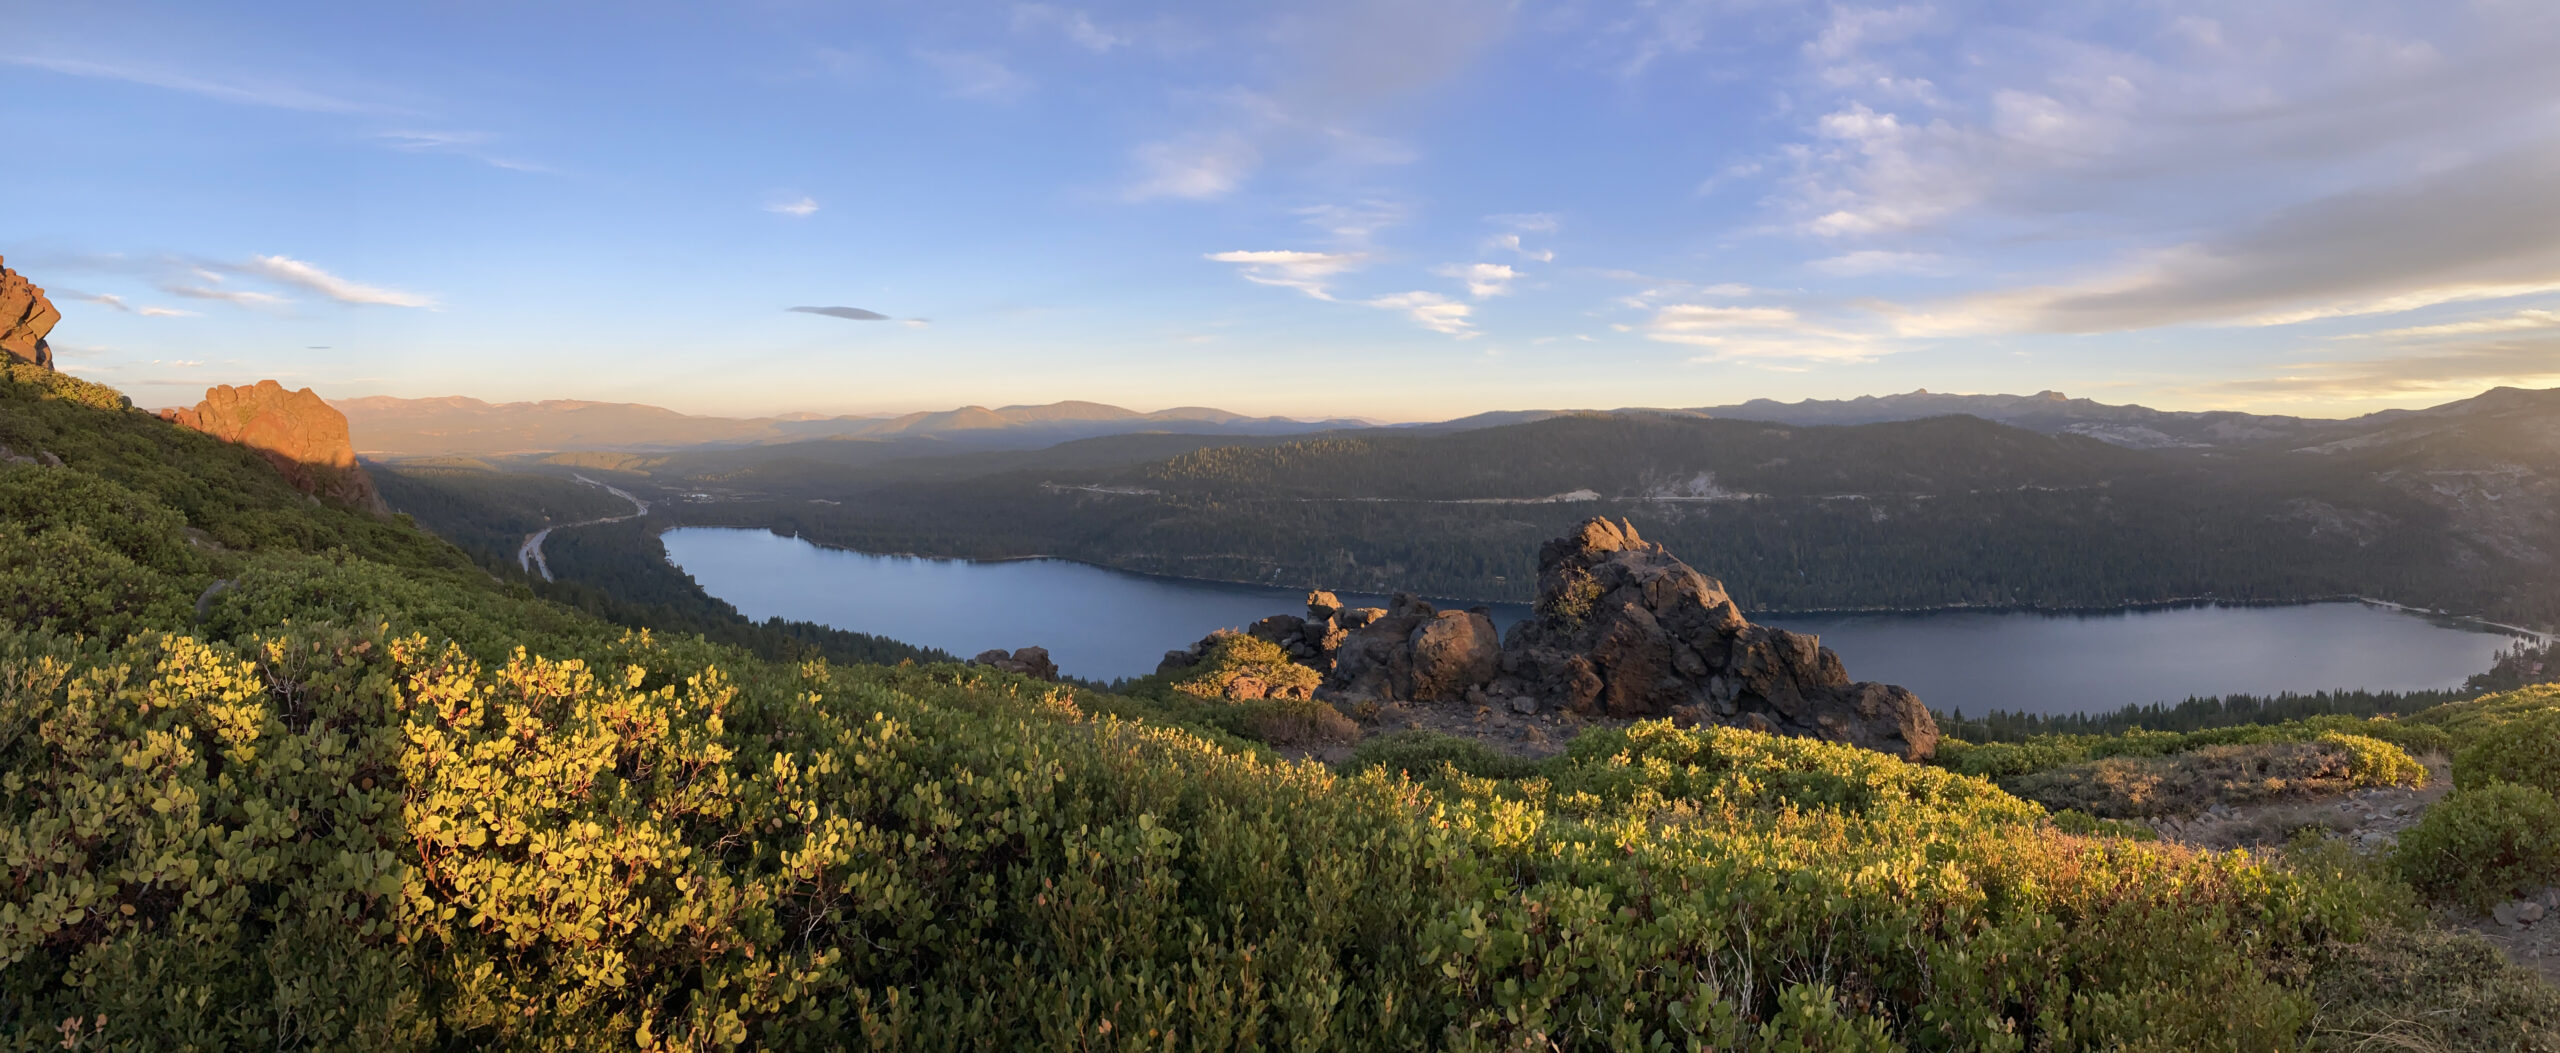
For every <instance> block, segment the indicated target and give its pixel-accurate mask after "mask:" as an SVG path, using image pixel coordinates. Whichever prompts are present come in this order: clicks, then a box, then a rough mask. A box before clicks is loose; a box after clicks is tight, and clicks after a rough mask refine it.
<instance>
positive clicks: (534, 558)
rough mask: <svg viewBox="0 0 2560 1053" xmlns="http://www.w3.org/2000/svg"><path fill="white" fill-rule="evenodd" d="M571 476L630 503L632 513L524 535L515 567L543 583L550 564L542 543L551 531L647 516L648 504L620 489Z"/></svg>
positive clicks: (560, 525)
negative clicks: (530, 572) (535, 573)
mask: <svg viewBox="0 0 2560 1053" xmlns="http://www.w3.org/2000/svg"><path fill="white" fill-rule="evenodd" d="M572 475H573V477H574V478H576V479H577V480H578V481H579V482H582V483H585V484H587V485H588V486H601V487H604V488H605V491H606V492H607V493H610V494H612V495H613V496H615V497H619V498H621V499H623V500H625V501H629V502H631V509H632V511H631V514H630V515H627V516H605V517H604V518H602V519H581V520H579V521H577V522H575V523H559V524H555V525H552V526H547V527H544V528H542V529H540V530H536V531H534V532H533V533H531V534H527V535H525V539H524V545H523V547H521V548H518V549H516V565H517V566H519V567H522V568H524V569H525V570H528V571H534V572H537V573H540V574H541V575H542V580H544V581H550V580H551V564H550V562H549V561H547V560H545V559H543V558H542V543H543V542H545V541H548V540H550V539H551V532H552V531H554V530H565V529H567V528H569V527H582V526H593V525H595V524H597V523H619V522H622V521H623V520H626V519H637V518H639V517H641V516H645V515H648V514H649V502H647V501H643V500H641V499H639V498H637V497H633V496H631V494H630V493H629V492H628V491H625V490H624V489H622V488H621V487H618V486H615V485H613V484H611V483H599V482H597V481H595V480H593V479H589V478H587V477H586V476H583V475H576V474H575V473H572Z"/></svg>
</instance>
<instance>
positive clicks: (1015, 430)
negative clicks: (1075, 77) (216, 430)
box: [331, 396, 1369, 457]
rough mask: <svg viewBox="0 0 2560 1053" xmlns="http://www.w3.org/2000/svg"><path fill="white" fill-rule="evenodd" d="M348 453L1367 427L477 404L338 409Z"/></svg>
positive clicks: (991, 444) (1032, 413)
mask: <svg viewBox="0 0 2560 1053" xmlns="http://www.w3.org/2000/svg"><path fill="white" fill-rule="evenodd" d="M331 405H334V406H336V407H337V408H338V410H339V411H340V412H343V413H345V414H346V415H347V423H348V426H349V427H350V428H351V429H352V430H353V431H354V433H355V444H356V450H357V452H359V453H362V454H365V455H366V456H370V457H427V456H469V457H479V456H495V455H505V454H520V453H548V452H556V451H564V450H622V451H647V450H676V449H683V448H686V447H697V446H720V445H726V446H742V445H753V444H763V443H778V442H794V441H800V440H808V439H875V440H885V441H893V442H894V441H901V440H936V441H938V442H939V443H940V444H941V445H943V446H946V447H948V448H951V449H956V450H974V449H1030V448H1037V447H1041V446H1047V445H1052V444H1055V443H1060V442H1067V441H1071V440H1074V439H1083V438H1092V437H1095V436H1101V435H1129V434H1139V433H1148V432H1160V433H1172V434H1186V435H1234V436H1257V435H1294V434H1300V433H1304V432H1314V431H1328V430H1334V429H1339V428H1360V427H1368V426H1369V422H1367V421H1360V420H1339V419H1338V420H1317V421H1302V420H1293V419H1290V418H1287V417H1248V416H1245V415H1243V414H1240V413H1230V412H1227V411H1226V410H1221V409H1212V408H1209V407H1205V406H1180V407H1176V408H1173V409H1168V410H1157V411H1156V412H1153V413H1140V412H1138V411H1135V410H1128V409H1122V408H1120V407H1118V406H1106V405H1103V404H1101V403H1098V402H1053V403H1050V404H1048V405H1045V406H1005V407H1002V408H999V409H988V408H986V407H984V406H963V407H961V408H959V409H954V410H943V411H939V412H919V413H909V414H905V415H903V416H895V417H887V416H877V417H860V416H839V417H828V416H820V415H817V414H791V415H785V416H779V417H697V416H691V415H688V414H683V413H678V412H676V411H674V410H670V409H665V408H662V407H658V406H648V405H642V404H639V403H630V402H583V401H576V400H562V399H554V400H546V401H542V402H503V403H489V402H482V401H480V400H479V399H474V398H462V397H448V398H425V399H404V398H392V397H389V396H371V397H366V398H351V399H339V400H335V401H333V402H332V403H331Z"/></svg>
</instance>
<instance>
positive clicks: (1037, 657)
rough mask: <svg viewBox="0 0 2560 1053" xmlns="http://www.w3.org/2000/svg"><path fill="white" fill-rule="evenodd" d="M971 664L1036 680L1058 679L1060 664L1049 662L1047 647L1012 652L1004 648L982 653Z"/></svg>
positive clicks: (1027, 648)
mask: <svg viewBox="0 0 2560 1053" xmlns="http://www.w3.org/2000/svg"><path fill="white" fill-rule="evenodd" d="M969 664H970V665H980V666H985V667H987V668H989V669H994V670H998V671H1001V672H1006V673H1020V674H1022V675H1024V676H1027V677H1031V678H1033V679H1036V680H1056V679H1057V678H1058V663H1056V662H1053V661H1050V660H1049V649H1048V648H1046V647H1025V648H1021V649H1019V650H1015V651H1011V652H1008V651H1005V650H1004V649H1002V648H997V649H994V650H988V651H980V652H978V656H977V657H976V658H972V659H970V660H969Z"/></svg>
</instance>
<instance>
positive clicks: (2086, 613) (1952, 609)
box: [657, 523, 2560, 645]
mask: <svg viewBox="0 0 2560 1053" xmlns="http://www.w3.org/2000/svg"><path fill="white" fill-rule="evenodd" d="M688 528H691V529H706V530H748V531H762V532H764V533H768V534H773V535H775V536H777V537H785V538H790V539H792V540H794V541H802V542H806V543H808V544H810V545H814V546H816V547H818V548H822V549H828V550H831V551H836V552H851V553H854V554H856V555H862V556H884V557H889V558H894V559H926V560H934V561H937V562H949V563H977V564H988V565H993V564H1003V563H1026V562H1036V561H1040V560H1054V561H1056V562H1060V563H1072V564H1075V565H1077V566H1080V567H1091V568H1093V569H1095V570H1107V571H1110V572H1112V573H1115V574H1134V575H1137V576H1139V577H1142V578H1153V579H1156V580H1159V581H1169V582H1185V583H1193V584H1203V585H1232V586H1236V587H1239V588H1250V589H1295V588H1297V587H1298V586H1294V585H1281V584H1276V583H1271V582H1254V581H1236V580H1234V579H1231V578H1204V577H1197V576H1194V575H1188V574H1161V573H1157V572H1154V571H1145V570H1131V569H1129V568H1127V567H1115V566H1112V565H1110V564H1108V563H1096V562H1094V561H1092V560H1087V559H1079V558H1076V557H1074V556H1059V555H1048V554H1041V553H1034V554H1030V555H1022V556H995V557H990V558H983V559H979V558H970V557H966V556H935V555H928V554H925V553H920V552H873V551H870V550H868V549H861V548H855V547H853V546H850V545H837V544H831V543H829V542H825V541H819V540H816V539H813V538H808V537H803V536H801V535H797V534H785V533H782V532H781V531H778V530H774V529H772V528H770V527H752V526H721V525H713V524H693V523H669V524H667V525H666V526H665V527H663V528H661V529H659V530H658V531H657V533H660V534H664V533H666V532H667V531H669V530H682V529H688ZM1700 573H1705V572H1703V571H1701V572H1700ZM1708 577H1710V578H1712V577H1714V575H1712V574H1710V575H1708ZM1307 588H1308V589H1310V590H1318V589H1321V590H1323V591H1328V592H1353V593H1359V594H1362V595H1380V594H1378V593H1372V592H1370V591H1369V590H1367V589H1358V588H1347V587H1345V588H1325V587H1324V586H1307ZM1423 599H1425V600H1428V601H1430V602H1432V603H1433V604H1434V605H1435V606H1442V607H1446V608H1449V609H1453V610H1465V609H1467V607H1469V606H1479V605H1481V606H1490V605H1494V604H1502V605H1508V606H1517V607H1529V606H1531V605H1532V604H1531V603H1530V601H1527V600H1488V599H1483V598H1478V597H1466V596H1425V597H1423ZM2346 602H2355V603H2363V604H2368V605H2371V606H2375V607H2382V608H2387V609H2390V610H2395V611H2400V612H2402V613H2405V614H2409V615H2412V616H2415V617H2421V618H2429V619H2444V620H2447V621H2454V622H2461V623H2463V624H2466V625H2477V626H2483V627H2486V628H2489V629H2494V630H2497V631H2498V632H2501V633H2504V634H2506V635H2509V636H2513V637H2517V638H2519V639H2524V640H2530V641H2532V642H2534V643H2535V644H2537V645H2540V644H2547V643H2550V642H2552V641H2553V640H2555V639H2560V632H2545V631H2541V630H2536V629H2531V628H2527V627H2524V626H2520V625H2509V624H2506V623H2504V622H2493V621H2490V620H2489V619H2487V618H2485V617H2481V616H2478V615H2471V614H2456V613H2453V612H2450V611H2443V610H2438V609H2435V608H2430V607H2414V606H2410V605H2408V604H2403V603H2395V602H2393V601H2390V600H2384V599H2376V598H2374V597H2371V596H2365V595H2361V594H2358V593H2330V594H2326V595H2320V596H2305V597H2299V598H2291V599H2264V600H2243V599H2225V598H2221V597H2214V596H2187V597H2176V598H2171V599H2163V600H2143V601H2138V602H2130V603H2121V604H2114V605H2110V606H2099V607H2086V606H2069V607H2048V606H2043V605H2040V604H2033V603H2006V604H1989V603H1981V604H1974V603H1954V604H1946V605H1942V606H1936V607H1757V608H1745V609H1744V610H1743V611H1742V614H1743V617H1746V618H1754V619H1757V618H1761V617H1764V616H1767V617H1790V616H1803V617H1816V616H1824V615H1852V614H1959V613H1962V614H2045V615H2055V616H2069V617H2099V616H2104V615H2111V614H2127V613H2139V612H2145V611H2173V610H2188V609H2194V608H2201V607H2234V608H2258V607H2298V606H2303V605H2306V604H2313V603H2346ZM1274 613H1288V612H1285V611H1279V612H1274Z"/></svg>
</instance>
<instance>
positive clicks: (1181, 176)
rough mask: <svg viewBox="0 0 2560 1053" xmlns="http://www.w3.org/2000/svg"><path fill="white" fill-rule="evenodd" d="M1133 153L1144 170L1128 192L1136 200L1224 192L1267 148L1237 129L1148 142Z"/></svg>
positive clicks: (1205, 196) (1198, 197) (1240, 180)
mask: <svg viewBox="0 0 2560 1053" xmlns="http://www.w3.org/2000/svg"><path fill="white" fill-rule="evenodd" d="M1133 156H1134V157H1135V159H1136V160H1137V163H1138V170H1139V175H1138V178H1137V181H1136V182H1134V183H1132V184H1131V185H1130V187H1129V190H1128V192H1127V194H1126V195H1125V196H1126V197H1127V198H1128V199H1129V200H1131V201H1148V200H1153V199H1155V198H1166V197H1172V198H1184V199H1187V200H1193V201H1203V200H1208V199H1211V198H1220V197H1225V196H1227V194H1228V193H1230V192H1232V191H1234V190H1235V188H1236V187H1237V186H1238V185H1240V184H1242V183H1243V182H1244V179H1245V176H1247V175H1249V174H1251V173H1252V171H1253V170H1254V168H1255V167H1256V166H1258V165H1260V164H1261V163H1262V151H1261V150H1260V149H1258V148H1256V147H1255V146H1254V144H1253V141H1252V140H1251V139H1248V138H1246V137H1245V136H1242V135H1237V134H1234V133H1232V132H1210V133H1204V134H1200V135H1193V136H1186V137H1183V138H1179V139H1170V140H1165V141H1162V142H1153V143H1147V144H1144V145H1142V146H1140V147H1138V148H1137V150H1136V151H1135V153H1134V155H1133Z"/></svg>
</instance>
